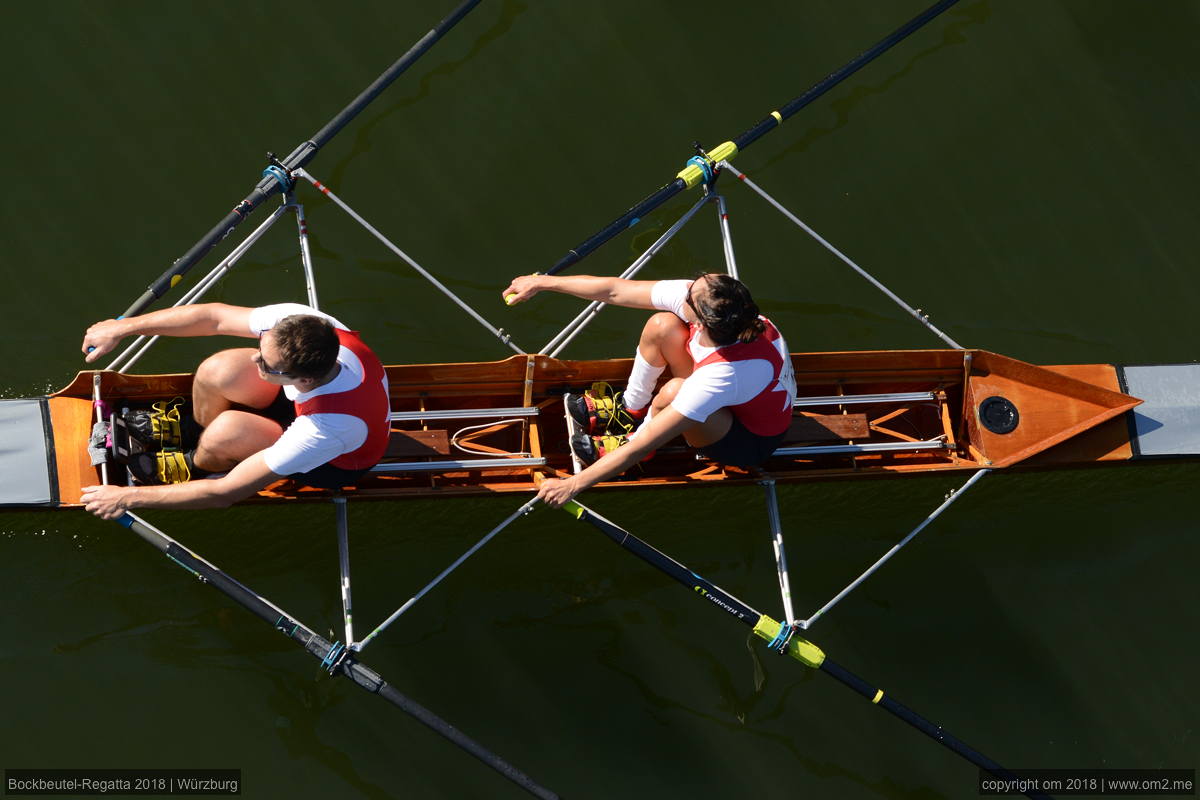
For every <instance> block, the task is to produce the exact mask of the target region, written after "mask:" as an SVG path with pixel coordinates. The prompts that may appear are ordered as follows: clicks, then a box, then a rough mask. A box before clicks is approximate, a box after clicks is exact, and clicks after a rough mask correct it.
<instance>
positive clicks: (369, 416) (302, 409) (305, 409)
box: [296, 328, 392, 470]
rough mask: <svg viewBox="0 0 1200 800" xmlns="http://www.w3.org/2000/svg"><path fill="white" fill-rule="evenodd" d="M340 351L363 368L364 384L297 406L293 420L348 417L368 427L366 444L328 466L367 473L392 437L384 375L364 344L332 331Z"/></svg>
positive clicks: (348, 334) (346, 333)
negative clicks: (352, 358) (314, 416)
mask: <svg viewBox="0 0 1200 800" xmlns="http://www.w3.org/2000/svg"><path fill="white" fill-rule="evenodd" d="M334 332H335V333H337V337H338V342H340V343H341V345H342V347H344V348H346V349H347V350H349V351H350V352H351V353H354V355H356V356H358V360H359V362H361V363H362V366H363V380H362V383H360V384H359V385H358V386H356V387H354V388H353V389H350V390H349V391H345V392H336V393H334V394H320V395H317V396H316V397H313V398H311V399H309V400H305V401H304V402H303V403H296V416H301V415H304V414H349V415H350V416H352V417H358V418H359V419H361V420H362V421H363V422H365V423H366V424H367V438H366V441H364V442H363V443H362V445H361V446H360V447H359V448H358V449H357V450H351V451H350V452H349V453H342V454H341V455H340V456H338V457H337V458H335V459H333V460H332V461H330V462H329V463H330V464H332V465H333V466H335V467H341V468H342V469H349V470H357V469H369V468H370V467H373V466H375V465H376V464H378V463H379V461H380V459H382V458H383V454H384V452H386V451H387V446H388V438H389V436H390V435H391V419H390V418H391V413H392V408H391V403H390V402H389V401H388V391H387V374H386V373H385V372H384V371H383V364H381V363H379V359H378V358H376V357H375V354H374V353H372V352H371V348H369V347H367V346H366V345H365V344H363V340H362V339H360V338H359V336H358V333H356V332H355V331H344V330H342V329H341V328H334Z"/></svg>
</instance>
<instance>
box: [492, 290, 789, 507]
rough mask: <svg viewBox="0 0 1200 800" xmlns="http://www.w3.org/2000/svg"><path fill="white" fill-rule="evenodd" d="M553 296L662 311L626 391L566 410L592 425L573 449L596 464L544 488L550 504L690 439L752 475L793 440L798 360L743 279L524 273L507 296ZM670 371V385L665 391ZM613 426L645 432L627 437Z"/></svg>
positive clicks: (575, 401) (641, 346)
mask: <svg viewBox="0 0 1200 800" xmlns="http://www.w3.org/2000/svg"><path fill="white" fill-rule="evenodd" d="M543 290H549V291H556V292H563V293H565V294H570V295H574V296H576V297H580V298H583V299H585V300H597V301H600V302H603V303H608V304H610V305H620V306H627V307H631V308H646V309H657V310H658V312H659V313H656V314H654V315H652V316H651V317H650V319H649V320H648V321H647V322H646V325H645V326H644V327H643V329H642V335H641V338H640V339H639V341H638V347H637V351H636V353H635V354H634V361H633V370H632V371H631V373H630V375H629V383H628V385H627V386H626V388H625V390H624V391H623V392H622V393H619V394H618V395H615V396H614V395H610V394H607V393H606V394H603V395H598V396H593V395H592V394H591V393H590V392H583V393H581V394H575V395H568V397H567V401H566V404H567V408H568V410H569V411H570V413H571V416H572V417H574V418H575V420H576V421H577V422H578V423H579V425H580V426H581V427H582V428H583V429H584V432H583V433H581V434H579V435H578V436H576V437H574V438H572V440H571V448H572V450H573V451H574V452H575V455H576V456H578V457H579V459H580V460H581V461H582V462H583V463H585V464H589V465H590V466H588V467H587V468H586V469H584V470H582V471H581V472H580V473H579V474H577V475H574V476H572V477H570V478H567V479H566V480H557V479H548V480H546V481H544V482H543V483H542V486H541V489H540V490H539V496H540V497H541V498H542V500H544V501H545V502H546V503H547V504H548V505H550V506H552V507H557V506H560V505H562V504H563V503H566V502H567V501H568V500H570V499H571V498H573V497H574V496H575V495H577V494H578V493H579V492H581V491H583V490H584V489H586V488H588V487H590V486H592V485H594V484H596V483H597V482H599V481H602V480H606V479H608V478H611V477H613V476H615V475H619V474H620V473H622V472H624V471H625V470H626V469H627V468H629V467H630V466H632V465H633V464H635V463H637V462H638V461H641V460H645V459H647V458H650V457H652V456H653V453H654V451H655V449H656V448H657V447H658V446H659V445H661V444H663V443H665V442H667V441H668V440H670V439H672V438H674V437H676V436H679V435H682V436H683V437H684V438H685V439H686V440H687V442H688V443H689V444H690V445H691V446H693V447H695V448H697V449H698V450H699V451H700V453H701V454H702V455H704V456H707V457H708V458H711V459H713V460H714V461H717V462H718V463H721V464H728V465H731V466H737V467H744V468H749V467H755V466H758V465H759V464H761V463H762V462H764V461H765V460H766V459H767V458H769V457H770V455H771V454H772V453H773V452H774V451H775V449H776V448H778V446H779V444H780V443H781V442H782V441H783V437H784V434H786V432H787V430H788V428H789V426H790V425H791V420H792V403H793V401H794V400H795V396H796V381H795V378H794V376H793V373H792V362H791V357H790V355H789V354H788V349H787V344H786V343H785V342H784V340H783V336H782V335H781V334H780V333H779V330H778V329H777V328H776V327H775V326H774V324H772V323H771V321H770V320H769V319H767V318H766V317H764V316H762V314H761V313H759V308H758V304H757V303H755V302H754V298H753V297H751V295H750V290H749V289H748V288H747V287H746V285H745V284H744V283H742V282H741V281H739V280H737V279H736V278H733V277H730V276H729V275H719V274H712V273H704V274H701V275H699V276H697V277H696V278H695V279H693V280H667V281H631V280H625V279H622V278H598V277H593V276H587V275H578V276H559V275H525V276H522V277H519V278H514V279H513V281H512V283H511V284H509V286H508V288H507V289H505V290H504V292H503V296H504V298H505V301H506V302H507V303H508V304H509V305H513V304H515V303H520V302H523V301H525V300H528V299H529V298H531V297H533V295H535V294H537V293H538V292H540V291H543ZM668 366H670V368H671V375H672V377H671V380H669V381H667V382H666V383H665V384H664V385H663V386H662V387H661V388H659V389H658V391H657V393H656V392H655V387H656V386H657V384H658V379H659V377H660V376H661V375H662V374H663V372H664V371H665V370H666V368H667V367H668ZM639 423H640V424H639ZM614 424H617V425H627V426H628V427H630V428H632V427H633V426H635V425H636V426H638V427H637V429H636V430H634V431H632V432H631V433H628V434H622V433H621V432H620V431H614V430H613V429H612V428H613V426H614Z"/></svg>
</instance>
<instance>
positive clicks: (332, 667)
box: [117, 512, 558, 800]
mask: <svg viewBox="0 0 1200 800" xmlns="http://www.w3.org/2000/svg"><path fill="white" fill-rule="evenodd" d="M117 522H119V523H121V524H122V525H124V526H125V527H126V528H129V529H130V530H131V531H133V532H134V533H136V534H137V535H138V536H140V537H142V539H144V540H146V541H147V542H149V543H150V544H151V545H153V546H154V547H155V548H157V549H158V550H159V551H160V552H162V553H163V555H165V556H166V557H167V558H169V559H171V560H172V561H174V562H175V563H176V564H178V565H179V566H181V567H183V568H184V569H186V570H187V571H188V572H190V573H192V574H193V575H194V576H196V577H197V578H199V579H200V581H201V582H203V583H207V584H210V585H211V586H213V587H214V588H216V589H219V590H220V591H222V592H224V593H225V595H226V596H228V597H229V598H231V599H232V600H233V601H234V602H236V603H238V604H239V605H241V606H242V607H244V608H246V609H247V610H248V611H250V612H252V613H253V614H255V615H256V616H258V617H260V618H261V619H262V620H263V621H265V622H267V623H269V624H270V625H271V626H272V627H274V628H275V630H277V631H279V632H280V633H282V634H283V635H284V636H286V637H288V638H289V639H292V640H294V641H295V642H296V643H297V644H299V645H300V646H301V647H303V648H304V649H305V651H307V652H308V653H310V654H311V655H313V656H314V657H316V658H317V659H319V660H320V661H321V666H322V667H324V668H325V669H327V670H328V671H329V674H331V675H343V676H345V677H347V678H349V679H350V680H351V681H352V682H353V683H354V684H356V685H357V686H360V687H362V688H363V689H366V690H367V691H368V692H371V693H372V694H377V695H379V696H380V697H382V698H383V699H384V700H387V701H388V702H389V703H391V704H392V705H394V706H396V707H397V708H399V709H400V710H401V711H403V712H404V713H406V714H408V715H409V716H411V717H413V718H414V719H416V720H417V721H418V722H420V723H421V724H422V725H425V726H426V727H427V728H429V729H430V730H432V731H434V732H435V733H438V734H440V735H441V736H444V737H445V738H446V739H449V740H450V741H451V742H453V743H454V744H455V745H457V746H458V747H460V748H461V749H463V750H465V751H466V752H468V753H470V754H471V755H473V756H475V757H476V758H478V759H479V760H480V761H482V762H483V763H484V764H487V765H488V766H489V767H491V768H492V769H494V770H496V771H497V772H499V773H500V774H501V775H503V776H504V777H506V778H508V779H509V780H510V781H512V782H513V783H515V784H517V785H518V786H520V787H521V788H522V789H524V790H526V791H527V792H529V793H530V794H532V795H534V796H535V797H541V798H544V800H555V799H556V798H557V797H558V795H557V794H555V793H554V792H552V791H550V790H549V789H547V788H545V787H543V786H541V785H539V784H538V783H536V782H535V781H534V780H533V779H532V778H530V777H529V776H528V775H526V774H525V773H524V772H522V771H521V770H519V769H517V768H516V767H514V766H513V765H512V764H510V763H508V762H507V761H505V760H504V759H502V758H501V757H500V756H498V755H496V754H495V753H493V752H492V751H490V750H488V749H487V748H486V747H484V746H483V745H481V744H479V743H478V742H476V741H475V740H474V739H472V738H471V737H469V736H467V735H466V734H465V733H463V732H462V731H460V730H459V729H458V728H455V727H454V726H453V725H451V724H450V723H449V722H446V720H444V719H442V718H441V717H439V716H438V715H437V714H434V713H433V712H432V711H430V710H429V709H427V708H425V707H424V706H422V705H421V704H420V703H417V702H416V701H415V700H412V699H410V698H409V697H407V696H405V695H404V694H402V693H400V692H399V691H397V690H396V688H395V687H393V686H392V685H391V684H389V683H388V682H387V681H385V680H384V679H383V677H382V676H381V675H380V674H379V673H377V672H375V671H374V670H373V669H371V668H369V667H367V666H366V665H365V664H362V663H360V662H359V661H357V660H356V659H355V658H354V656H353V655H352V654H351V653H350V651H349V650H347V648H346V646H345V645H343V644H341V643H340V642H330V641H328V640H326V639H325V638H323V637H321V636H319V635H317V634H316V633H314V632H313V631H312V629H310V628H309V627H307V626H306V625H304V624H302V623H300V622H298V621H297V620H296V619H295V618H294V617H292V616H291V615H290V614H288V613H287V612H285V611H284V610H283V609H281V608H279V606H277V605H275V604H274V603H272V602H271V601H270V600H267V599H266V598H265V597H262V596H261V595H259V594H258V593H257V592H255V591H254V590H253V589H250V588H249V587H247V586H245V585H244V584H242V583H239V582H238V581H237V580H235V579H234V578H232V577H230V576H229V575H226V574H225V573H224V572H222V571H221V570H220V569H218V568H217V567H215V566H213V565H212V564H211V563H209V562H208V561H205V560H204V559H203V558H201V557H200V556H198V555H196V554H195V553H193V552H191V551H190V550H188V549H187V548H185V547H183V546H182V545H180V544H179V543H178V542H176V541H175V540H174V539H172V538H171V537H169V536H167V535H166V534H165V533H163V532H162V531H160V530H158V529H157V528H155V527H154V526H153V525H151V524H149V523H148V522H146V521H145V520H143V519H142V518H140V517H137V516H135V515H133V514H130V513H128V512H126V514H125V515H124V516H122V517H121V518H120V519H118V520H117Z"/></svg>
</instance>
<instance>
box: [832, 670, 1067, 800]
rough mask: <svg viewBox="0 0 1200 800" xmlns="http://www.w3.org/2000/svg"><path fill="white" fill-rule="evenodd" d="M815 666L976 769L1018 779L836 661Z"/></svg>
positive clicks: (1034, 795)
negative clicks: (951, 751) (957, 755)
mask: <svg viewBox="0 0 1200 800" xmlns="http://www.w3.org/2000/svg"><path fill="white" fill-rule="evenodd" d="M819 669H820V670H821V671H822V672H824V673H825V674H826V675H829V676H831V677H833V678H835V679H837V680H838V682H840V683H841V684H843V685H844V686H848V687H849V688H851V689H853V690H854V691H855V692H857V693H858V694H860V695H862V696H863V697H865V698H867V699H868V700H870V701H871V702H872V703H874V704H875V705H877V706H879V707H880V708H882V709H884V710H886V711H888V712H889V713H891V714H893V715H894V716H896V717H898V718H900V719H902V720H904V721H905V722H907V723H908V724H909V725H911V726H913V727H914V728H916V729H917V730H919V731H920V732H921V733H923V734H925V735H926V736H928V737H929V738H931V739H933V740H934V741H935V742H938V743H940V744H942V745H944V746H945V747H947V748H949V749H950V750H953V751H954V752H955V753H958V754H959V755H960V756H962V757H963V758H965V759H966V760H967V761H970V762H971V763H972V764H974V765H975V766H977V767H979V768H980V769H985V770H987V771H988V772H990V773H992V774H993V775H995V776H996V777H997V778H1001V779H1003V780H1006V781H1013V782H1017V781H1018V778H1017V776H1016V775H1014V774H1013V773H1011V772H1009V771H1008V770H1007V769H1005V768H1004V767H1002V766H1000V765H999V764H997V763H996V762H995V761H992V760H991V759H990V758H988V757H987V756H985V755H984V754H983V753H980V752H979V751H978V750H976V749H975V748H973V747H971V746H970V745H969V744H967V743H966V742H964V741H962V740H961V739H958V738H957V737H955V736H954V735H953V734H951V733H950V732H949V731H947V730H946V729H945V728H943V727H942V726H940V725H934V724H933V723H932V722H930V721H929V720H927V719H925V718H924V717H922V716H921V715H920V714H918V713H917V712H915V711H913V710H912V709H911V708H909V707H908V706H906V705H904V704H903V703H900V702H898V701H896V700H893V699H892V698H891V697H890V696H888V695H887V694H885V693H884V691H883V690H882V689H880V688H878V687H876V686H872V685H871V684H869V683H867V682H866V681H864V680H863V679H862V678H860V677H858V676H857V675H855V674H854V673H852V672H850V671H849V670H847V669H846V668H845V667H843V666H841V665H840V664H836V663H834V662H833V661H830V660H829V659H828V658H826V659H825V660H824V661H822V662H821V666H820V667H819ZM1026 797H1031V798H1034V800H1043V798H1047V797H1048V795H1044V794H1041V793H1038V792H1034V793H1032V794H1027V795H1026Z"/></svg>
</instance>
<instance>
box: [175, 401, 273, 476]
mask: <svg viewBox="0 0 1200 800" xmlns="http://www.w3.org/2000/svg"><path fill="white" fill-rule="evenodd" d="M282 435H283V427H282V426H280V424H279V423H278V422H276V421H275V420H271V419H267V418H266V417H261V416H259V415H258V414H251V413H249V412H246V411H224V412H222V413H220V414H218V415H217V416H216V418H214V419H213V420H212V422H211V423H210V424H209V425H208V427H206V428H205V429H204V433H202V434H201V435H200V444H199V445H198V446H197V447H196V456H195V458H196V466H198V467H200V468H201V469H205V470H208V471H209V472H223V471H225V470H229V469H232V468H233V467H234V466H235V465H237V464H239V463H241V462H242V461H245V460H246V459H247V458H249V457H250V456H252V455H254V454H255V453H257V452H259V451H260V450H265V449H267V448H268V447H270V446H271V445H273V444H275V442H276V441H278V440H279V437H280V436H282Z"/></svg>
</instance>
